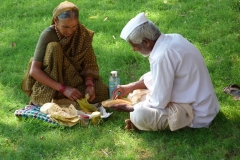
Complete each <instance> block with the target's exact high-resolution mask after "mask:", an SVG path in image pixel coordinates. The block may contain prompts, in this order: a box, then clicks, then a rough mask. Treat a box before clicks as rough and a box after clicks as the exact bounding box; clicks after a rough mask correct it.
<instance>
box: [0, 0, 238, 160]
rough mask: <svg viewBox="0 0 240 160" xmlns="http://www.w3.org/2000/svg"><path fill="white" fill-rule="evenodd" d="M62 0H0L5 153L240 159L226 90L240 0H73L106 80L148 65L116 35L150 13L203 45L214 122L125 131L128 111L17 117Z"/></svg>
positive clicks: (1, 150)
mask: <svg viewBox="0 0 240 160" xmlns="http://www.w3.org/2000/svg"><path fill="white" fill-rule="evenodd" d="M59 2H60V1H58V0H51V1H48V0H35V1H33V0H30V1H25V0H11V1H10V0H2V1H1V5H0V10H1V14H0V19H1V21H0V56H1V58H0V117H1V119H0V159H3V160H12V159H17V160H26V159H34V160H35V159H54V160H62V159H64V160H65V159H78V160H79V159H84V160H85V159H89V160H92V159H111V160H112V159H116V160H122V159H123V160H126V159H127V160H128V159H134V160H135V159H139V160H140V159H153V160H155V159H156V160H159V159H164V160H165V159H177V160H179V159H184V160H185V159H193V160H195V159H198V160H208V159H211V160H215V159H216V160H220V159H224V160H225V159H226V160H228V159H231V160H235V159H240V141H239V139H240V102H239V101H236V100H233V98H232V97H231V96H229V95H227V94H225V93H224V92H223V88H224V87H226V86H228V85H229V84H239V85H240V79H239V68H240V63H239V62H240V45H239V43H240V32H239V29H240V15H239V11H240V1H239V0H192V1H190V0H154V1H150V0H132V1H130V0H121V1H120V0H101V1H97V0H82V1H78V0H73V1H71V2H73V3H75V4H76V5H77V6H78V7H79V9H80V21H81V23H83V24H84V25H85V26H86V27H87V28H89V29H91V30H93V31H94V32H95V35H94V40H93V47H94V51H95V54H96V56H97V60H98V64H99V67H100V75H101V77H102V79H103V81H104V83H106V84H107V83H108V78H109V74H110V71H112V70H117V71H118V74H119V76H120V78H121V84H126V83H129V82H132V81H136V80H138V79H139V78H140V76H141V75H142V74H144V73H145V72H147V71H149V62H148V59H147V58H144V57H142V56H141V55H139V54H138V53H134V52H133V51H132V48H131V46H130V45H129V44H128V43H127V42H125V41H124V40H122V39H121V38H120V37H119V35H120V32H121V30H122V28H123V27H124V25H125V24H126V23H127V22H128V21H129V19H131V18H132V17H134V16H135V15H137V14H138V13H140V12H145V13H146V15H147V17H148V18H149V19H151V20H152V21H153V22H154V23H155V24H156V25H157V26H159V28H160V30H161V31H162V32H163V33H165V34H167V33H179V34H182V35H183V36H184V37H186V38H187V39H188V40H189V41H191V42H192V43H193V44H194V45H195V46H196V47H197V48H198V49H199V50H200V51H201V52H202V55H203V57H204V59H205V62H206V64H207V67H208V70H209V73H210V76H211V79H212V82H213V85H214V88H215V92H216V94H217V97H218V100H219V103H220V105H221V110H220V112H219V114H218V115H217V117H216V119H215V120H214V121H213V124H212V125H211V126H210V127H209V128H202V129H191V128H187V129H182V130H178V131H175V132H171V131H168V130H166V131H158V132H144V131H139V132H127V131H125V130H124V127H125V125H124V120H125V119H126V118H128V117H129V115H128V113H120V112H115V111H111V110H108V111H109V112H113V114H112V115H111V116H110V117H109V118H107V119H104V120H103V121H102V123H101V124H100V125H99V126H92V125H89V126H88V127H83V126H81V125H76V126H74V127H63V126H57V125H53V124H49V123H47V122H43V121H40V120H36V119H18V118H16V117H15V116H14V111H15V110H17V109H20V108H23V107H25V105H26V104H27V103H28V102H29V98H28V97H26V96H25V95H24V93H23V92H22V91H21V89H20V86H21V82H22V78H23V75H24V73H25V71H26V68H27V64H28V61H29V59H30V58H31V57H32V56H33V53H34V50H35V46H36V43H37V41H38V37H39V35H40V33H41V32H42V30H44V29H45V28H46V27H48V26H49V25H50V22H51V18H52V17H51V16H52V10H53V9H54V8H55V7H56V6H57V5H58V4H59Z"/></svg>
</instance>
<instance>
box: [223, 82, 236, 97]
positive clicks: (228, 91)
mask: <svg viewBox="0 0 240 160" xmlns="http://www.w3.org/2000/svg"><path fill="white" fill-rule="evenodd" d="M223 91H224V93H226V94H229V95H231V96H233V99H234V100H240V86H238V85H237V84H230V85H229V86H227V87H225V88H223Z"/></svg>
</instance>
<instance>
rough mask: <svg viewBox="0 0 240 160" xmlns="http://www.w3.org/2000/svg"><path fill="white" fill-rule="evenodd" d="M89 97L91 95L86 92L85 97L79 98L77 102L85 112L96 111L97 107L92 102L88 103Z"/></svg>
mask: <svg viewBox="0 0 240 160" xmlns="http://www.w3.org/2000/svg"><path fill="white" fill-rule="evenodd" d="M88 99H89V95H88V94H86V95H85V98H82V99H78V100H77V102H78V104H79V106H80V108H81V109H82V110H83V111H84V112H94V111H96V110H97V108H96V107H95V106H94V105H92V104H89V103H88V101H87V100H88Z"/></svg>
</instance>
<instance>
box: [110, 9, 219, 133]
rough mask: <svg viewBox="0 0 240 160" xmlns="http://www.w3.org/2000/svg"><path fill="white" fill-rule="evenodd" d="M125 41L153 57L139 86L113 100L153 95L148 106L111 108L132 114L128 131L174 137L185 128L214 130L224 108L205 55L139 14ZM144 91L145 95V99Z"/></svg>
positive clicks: (126, 87) (143, 103)
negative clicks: (166, 133) (211, 127)
mask: <svg viewBox="0 0 240 160" xmlns="http://www.w3.org/2000/svg"><path fill="white" fill-rule="evenodd" d="M120 37H121V38H123V39H124V40H126V41H128V42H129V43H130V45H131V46H132V48H133V51H135V52H139V53H140V54H142V55H143V56H144V57H146V56H149V62H150V72H148V73H146V74H145V75H143V76H142V78H141V79H140V80H139V81H137V82H133V83H130V84H127V85H120V86H118V87H117V88H116V89H115V90H114V91H113V97H115V96H116V95H117V93H118V92H120V94H119V95H118V98H122V97H123V96H126V95H129V94H130V93H131V92H132V91H136V90H138V89H141V90H146V89H147V90H148V91H149V92H150V93H149V94H148V95H147V96H146V98H145V100H144V101H141V102H139V103H136V104H134V105H133V106H131V105H125V104H117V105H113V106H110V108H112V109H115V110H117V111H124V112H130V119H128V120H126V121H125V122H126V124H127V126H126V128H127V129H130V128H132V127H133V128H137V129H139V130H146V131H157V130H164V129H170V130H172V131H175V130H178V129H180V128H183V127H187V126H188V127H192V128H202V127H209V125H210V124H211V122H212V121H213V119H214V118H215V116H216V115H217V113H218V112H219V109H220V106H219V103H218V100H217V97H216V94H215V92H214V88H213V85H212V82H211V79H210V75H209V73H208V70H207V67H206V64H205V62H204V59H203V57H202V55H201V53H200V52H199V50H198V49H197V48H196V47H195V46H194V45H193V44H192V43H190V42H189V41H188V40H186V39H185V38H184V37H182V36H181V35H179V34H163V33H161V32H160V30H159V29H158V27H157V26H156V25H155V24H154V23H153V22H151V21H150V20H148V19H147V18H146V16H145V14H144V13H139V14H138V15H137V16H136V17H134V18H133V19H131V20H130V21H129V22H128V23H127V24H126V26H125V27H124V28H123V30H122V32H121V35H120ZM141 90H140V93H141Z"/></svg>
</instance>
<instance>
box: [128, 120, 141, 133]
mask: <svg viewBox="0 0 240 160" xmlns="http://www.w3.org/2000/svg"><path fill="white" fill-rule="evenodd" d="M125 123H126V127H125V129H126V130H128V131H132V130H138V129H137V127H136V126H135V125H134V124H133V123H132V122H131V120H130V119H126V120H125Z"/></svg>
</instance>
